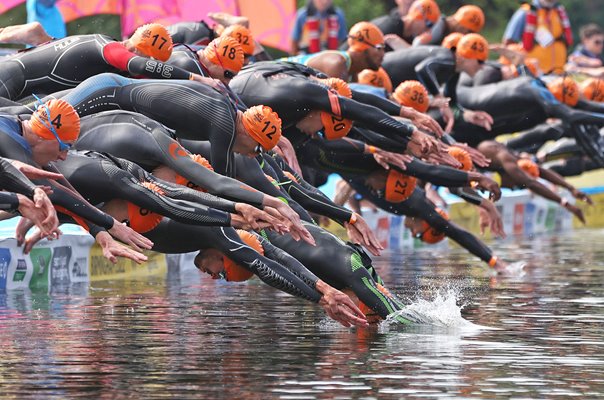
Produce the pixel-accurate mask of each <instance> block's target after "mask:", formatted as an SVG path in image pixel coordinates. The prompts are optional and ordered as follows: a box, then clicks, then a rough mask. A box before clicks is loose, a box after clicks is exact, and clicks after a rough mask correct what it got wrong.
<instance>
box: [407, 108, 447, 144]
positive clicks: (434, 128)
mask: <svg viewBox="0 0 604 400" xmlns="http://www.w3.org/2000/svg"><path fill="white" fill-rule="evenodd" d="M400 116H401V117H403V118H409V119H410V120H411V122H413V125H415V126H416V127H417V128H418V129H421V130H424V131H428V132H432V133H434V134H435V135H436V136H438V137H439V138H440V137H442V136H443V134H444V131H443V128H441V127H440V125H439V124H438V122H436V121H435V120H434V118H432V117H431V116H429V115H428V114H424V113H421V112H419V111H417V110H415V109H413V108H411V107H405V106H401V112H400Z"/></svg>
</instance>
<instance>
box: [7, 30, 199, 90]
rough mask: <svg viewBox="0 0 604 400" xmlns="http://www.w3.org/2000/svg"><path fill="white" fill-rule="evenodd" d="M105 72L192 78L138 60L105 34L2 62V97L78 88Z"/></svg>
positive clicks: (60, 43)
mask: <svg viewBox="0 0 604 400" xmlns="http://www.w3.org/2000/svg"><path fill="white" fill-rule="evenodd" d="M103 72H115V73H122V72H123V73H127V74H130V75H131V76H145V77H148V78H159V79H189V77H190V76H191V74H190V73H189V72H187V71H185V70H183V69H180V68H176V67H174V66H171V65H167V64H164V63H162V62H160V61H156V60H152V59H148V58H145V57H139V56H137V55H136V54H134V53H132V52H130V51H128V50H127V49H126V48H125V47H124V46H123V45H122V44H121V43H120V42H116V41H115V40H113V39H111V38H110V37H109V36H105V35H76V36H69V37H66V38H64V39H59V40H55V41H53V42H50V43H46V44H43V45H41V46H39V47H35V48H32V49H29V50H26V51H24V52H20V53H17V54H15V55H12V56H9V57H5V58H2V59H0V96H1V97H6V98H8V99H11V100H18V99H22V98H25V97H28V96H31V95H32V93H33V94H36V95H39V96H41V95H46V94H50V93H53V92H58V91H60V90H64V89H69V88H72V87H75V86H77V85H78V84H79V83H80V82H82V81H84V80H85V79H87V78H89V77H91V76H95V75H98V74H101V73H103Z"/></svg>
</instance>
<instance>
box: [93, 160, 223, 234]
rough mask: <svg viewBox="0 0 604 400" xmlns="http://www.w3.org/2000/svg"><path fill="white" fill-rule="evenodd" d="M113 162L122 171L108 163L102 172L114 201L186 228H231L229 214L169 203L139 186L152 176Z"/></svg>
mask: <svg viewBox="0 0 604 400" xmlns="http://www.w3.org/2000/svg"><path fill="white" fill-rule="evenodd" d="M116 161H119V162H120V164H122V168H123V169H122V168H120V167H118V166H117V165H115V164H113V163H111V162H104V164H103V168H102V173H104V174H106V176H107V177H108V179H110V180H111V182H112V183H113V184H114V185H113V187H114V193H113V195H114V196H115V198H121V199H125V200H128V201H129V202H132V203H134V204H136V205H138V206H139V207H142V208H145V209H148V210H150V211H153V212H155V213H158V214H161V215H164V216H166V217H169V218H171V219H173V220H175V221H178V222H182V223H185V224H191V223H193V224H195V225H217V226H229V225H230V223H231V216H230V214H229V213H226V212H224V211H220V210H215V209H213V208H209V207H206V206H205V205H201V204H198V203H193V202H190V201H185V200H178V199H172V198H170V197H167V196H163V195H161V194H159V193H156V192H155V191H153V190H151V189H148V188H146V187H144V186H143V185H141V184H140V183H139V182H144V181H146V180H148V179H149V178H152V176H151V174H149V173H147V172H146V171H145V170H143V169H142V168H141V167H139V166H138V165H136V164H134V163H132V162H130V161H127V160H124V159H119V160H116ZM128 169H130V170H132V171H134V173H132V172H130V171H129V170H128ZM137 175H138V176H140V178H138V177H137Z"/></svg>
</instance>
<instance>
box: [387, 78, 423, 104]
mask: <svg viewBox="0 0 604 400" xmlns="http://www.w3.org/2000/svg"><path fill="white" fill-rule="evenodd" d="M428 96H429V94H428V90H426V88H425V87H424V85H422V84H421V83H420V82H419V81H405V82H401V84H400V85H398V87H397V88H396V90H395V91H394V94H393V95H392V97H393V98H394V100H396V101H397V102H398V103H399V104H401V105H403V106H405V107H412V108H414V109H415V110H417V111H419V112H426V111H428V108H429V107H430V98H429V97H428Z"/></svg>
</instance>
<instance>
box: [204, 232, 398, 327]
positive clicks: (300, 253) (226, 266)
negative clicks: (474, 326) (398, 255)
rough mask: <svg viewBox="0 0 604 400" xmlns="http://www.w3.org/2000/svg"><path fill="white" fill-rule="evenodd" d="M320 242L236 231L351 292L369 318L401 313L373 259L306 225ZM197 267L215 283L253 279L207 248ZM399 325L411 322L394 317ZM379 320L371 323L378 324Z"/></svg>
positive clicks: (277, 258)
mask: <svg viewBox="0 0 604 400" xmlns="http://www.w3.org/2000/svg"><path fill="white" fill-rule="evenodd" d="M307 227H308V229H309V230H310V231H311V232H313V236H314V237H315V240H316V241H317V246H316V247H312V248H311V247H309V246H305V245H304V244H301V243H300V242H292V241H289V240H287V238H286V237H284V236H279V235H274V234H273V233H272V232H267V231H261V232H260V235H257V234H255V233H249V232H245V231H237V232H238V234H239V236H240V237H241V238H242V239H243V241H244V242H245V243H246V244H247V245H248V246H250V247H252V248H254V249H256V250H257V251H258V252H259V253H261V254H264V255H265V256H266V257H268V258H270V259H273V260H275V261H278V262H280V263H281V264H283V265H290V264H291V265H295V264H296V263H299V262H301V263H302V264H303V265H305V266H306V267H307V268H308V269H309V270H310V271H311V272H312V273H314V274H315V275H317V276H318V277H319V278H321V279H322V280H324V281H325V282H326V283H328V284H330V285H331V286H333V287H335V288H336V289H339V290H346V289H348V290H351V291H352V293H353V294H354V295H355V296H356V297H357V298H358V299H359V300H360V301H361V302H362V304H361V309H362V310H363V309H364V312H365V315H366V316H367V317H369V318H371V317H374V316H376V317H379V318H382V319H386V318H387V317H388V315H390V314H394V313H396V312H397V311H399V310H401V309H402V308H403V307H404V305H403V304H402V303H400V301H398V300H397V299H396V298H395V297H394V296H392V295H391V294H390V292H389V291H388V290H387V289H386V288H385V287H384V283H383V281H382V280H381V278H380V277H379V276H378V275H377V272H376V270H375V268H374V267H373V266H372V265H371V259H370V258H369V256H367V255H366V254H365V253H364V252H363V251H362V250H361V249H360V248H358V247H356V246H351V245H349V244H346V243H344V242H342V241H341V240H340V239H338V238H337V237H335V236H334V235H333V234H331V233H329V232H327V231H325V230H321V229H320V228H319V227H317V226H315V225H312V224H307ZM195 266H196V267H197V268H199V269H200V270H201V271H202V272H205V273H208V274H210V275H212V277H213V278H214V279H218V278H223V279H226V280H227V281H244V280H247V279H249V278H250V277H251V276H252V275H251V274H250V273H248V272H247V271H246V270H244V269H243V268H241V267H240V266H239V265H237V263H236V262H233V260H231V259H230V257H229V256H228V255H225V254H224V253H223V252H221V251H219V250H217V249H214V248H208V249H206V250H203V251H200V252H199V254H198V255H197V256H196V257H195ZM394 319H395V320H396V321H398V322H400V323H403V324H408V323H409V322H410V321H408V320H407V319H405V318H403V317H401V316H396V315H395V316H394ZM375 320H376V318H373V319H370V321H375Z"/></svg>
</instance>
